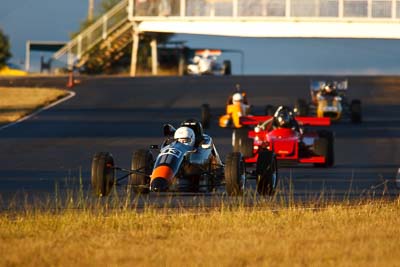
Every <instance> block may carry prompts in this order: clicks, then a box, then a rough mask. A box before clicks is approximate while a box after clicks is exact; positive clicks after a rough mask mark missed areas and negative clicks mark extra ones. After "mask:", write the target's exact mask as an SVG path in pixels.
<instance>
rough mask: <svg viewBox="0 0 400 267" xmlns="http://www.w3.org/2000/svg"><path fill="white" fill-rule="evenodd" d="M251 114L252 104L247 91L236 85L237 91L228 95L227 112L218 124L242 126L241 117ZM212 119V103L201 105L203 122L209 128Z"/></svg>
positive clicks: (230, 126)
mask: <svg viewBox="0 0 400 267" xmlns="http://www.w3.org/2000/svg"><path fill="white" fill-rule="evenodd" d="M248 115H250V105H249V102H248V100H247V94H246V92H245V91H242V90H240V86H239V85H238V84H237V85H236V91H235V93H233V94H231V95H230V96H229V97H228V100H227V102H226V113H225V114H224V115H221V116H220V117H219V119H218V125H219V126H220V127H222V128H241V127H242V125H241V123H240V120H239V119H240V117H242V116H248ZM210 119H211V112H210V105H209V104H203V105H202V106H201V122H202V124H203V125H204V126H205V128H208V126H209V124H210Z"/></svg>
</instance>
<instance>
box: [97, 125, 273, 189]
mask: <svg viewBox="0 0 400 267" xmlns="http://www.w3.org/2000/svg"><path fill="white" fill-rule="evenodd" d="M164 136H165V139H164V142H163V143H162V145H161V148H158V146H155V145H153V146H151V149H141V150H138V151H136V152H135V153H133V157H132V164H131V168H130V169H123V168H120V167H117V166H115V165H114V159H113V157H112V155H111V154H110V153H107V152H100V153H96V154H95V155H94V157H93V160H92V174H91V182H92V187H93V190H94V192H95V194H96V195H98V196H107V195H108V194H109V193H110V191H111V189H112V187H113V185H114V184H118V183H119V182H120V181H121V180H123V179H125V178H128V186H129V187H131V188H132V189H134V190H135V191H136V192H141V193H148V192H152V191H153V192H167V191H183V192H212V191H214V190H215V189H216V188H217V187H219V186H225V188H226V192H227V194H228V195H240V194H242V193H243V192H244V190H245V184H246V180H247V179H257V181H258V182H257V191H258V192H259V193H260V194H262V195H271V194H273V193H274V191H275V188H276V184H277V179H278V177H277V167H276V160H275V158H274V157H264V159H263V161H262V162H261V161H260V162H259V163H258V165H257V170H256V172H253V173H249V172H246V168H245V163H244V161H243V157H242V155H241V153H239V152H233V153H229V154H228V155H227V156H226V160H225V163H223V162H222V161H221V159H220V157H219V154H218V152H217V150H216V148H215V146H214V143H213V141H212V138H211V137H210V136H209V135H207V134H204V133H203V129H202V126H201V123H199V122H197V121H195V120H187V121H184V122H183V123H182V124H181V126H180V127H179V128H178V129H175V128H174V127H173V126H172V125H170V124H166V125H164ZM155 154H157V156H155ZM268 155H272V153H269V154H268ZM117 171H119V172H124V173H125V174H124V175H123V176H121V177H119V178H118V177H116V172H117Z"/></svg>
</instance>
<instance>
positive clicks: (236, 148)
mask: <svg viewBox="0 0 400 267" xmlns="http://www.w3.org/2000/svg"><path fill="white" fill-rule="evenodd" d="M248 133H249V131H248V129H246V128H240V129H234V130H233V132H232V145H233V152H240V153H242V155H243V157H245V158H251V157H252V156H253V139H251V138H249V137H248Z"/></svg>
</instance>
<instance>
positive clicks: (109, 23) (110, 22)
mask: <svg viewBox="0 0 400 267" xmlns="http://www.w3.org/2000/svg"><path fill="white" fill-rule="evenodd" d="M130 2H132V1H129V0H122V1H121V2H120V3H118V4H117V5H116V6H115V7H113V8H112V9H111V10H110V11H108V12H107V13H106V14H104V15H103V16H101V17H100V18H99V19H97V20H96V21H95V22H94V23H93V24H92V25H90V26H89V27H88V28H87V29H85V30H84V31H82V32H81V33H79V34H78V35H77V36H76V37H74V38H73V39H72V40H71V41H69V42H68V44H67V45H65V46H64V47H63V48H61V49H60V50H59V51H57V52H56V53H54V55H53V58H54V59H59V58H61V57H62V56H65V55H68V59H67V61H68V65H69V66H72V64H73V63H74V61H75V60H76V59H77V60H80V59H81V57H82V55H83V54H85V53H86V52H87V51H89V50H90V49H92V48H93V47H94V46H95V45H97V44H99V43H100V42H102V41H103V40H106V39H107V38H108V37H109V36H110V34H111V33H112V32H114V31H115V30H117V29H118V28H119V27H121V26H122V25H125V24H126V23H127V22H129V20H128V19H129V12H132V11H133V9H132V8H131V7H130V5H129V4H130ZM74 55H75V57H76V59H75V58H74Z"/></svg>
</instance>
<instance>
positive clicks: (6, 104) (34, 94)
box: [0, 87, 68, 125]
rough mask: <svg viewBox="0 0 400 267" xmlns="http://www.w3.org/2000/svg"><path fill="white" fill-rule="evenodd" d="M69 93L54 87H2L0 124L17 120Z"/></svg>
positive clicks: (0, 94)
mask: <svg viewBox="0 0 400 267" xmlns="http://www.w3.org/2000/svg"><path fill="white" fill-rule="evenodd" d="M67 94H68V91H66V90H61V89H54V88H24V87H23V88H10V87H0V125H3V124H7V123H10V122H14V121H17V120H19V119H20V118H22V117H25V116H26V115H28V114H30V113H32V112H34V111H35V110H37V109H39V108H42V107H44V106H47V105H49V104H50V103H52V102H54V101H56V100H58V99H60V98H62V97H64V96H66V95H67Z"/></svg>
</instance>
